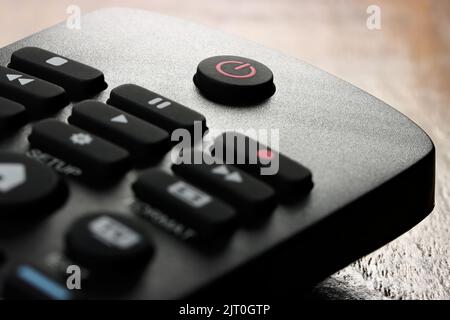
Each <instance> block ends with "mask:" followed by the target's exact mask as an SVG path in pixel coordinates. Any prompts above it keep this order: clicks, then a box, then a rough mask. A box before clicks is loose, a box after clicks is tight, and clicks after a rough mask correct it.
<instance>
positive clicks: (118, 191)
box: [0, 9, 434, 299]
mask: <svg viewBox="0 0 450 320" xmlns="http://www.w3.org/2000/svg"><path fill="white" fill-rule="evenodd" d="M24 46H37V47H41V48H43V49H47V50H50V51H54V52H57V53H59V54H61V55H63V56H66V57H70V58H72V59H74V60H78V61H80V62H82V63H85V64H87V65H91V66H93V67H95V68H97V69H99V70H101V71H102V72H104V74H105V78H106V81H107V83H108V85H109V86H108V89H107V90H106V91H104V92H102V93H101V94H100V95H99V96H97V97H96V98H97V99H98V100H100V101H106V100H107V98H108V97H109V92H110V90H111V89H113V88H115V87H117V86H119V85H121V84H125V83H135V84H137V85H141V86H143V87H145V88H148V89H150V90H152V91H154V92H157V93H159V94H161V95H163V96H166V97H168V98H170V99H172V100H174V101H178V102H180V103H182V104H183V105H185V106H188V107H190V108H192V109H194V110H196V111H198V112H200V113H202V114H203V115H205V116H206V119H207V123H208V127H210V128H219V129H223V130H225V129H238V128H241V129H246V128H249V127H251V128H255V129H264V128H265V129H271V128H275V129H279V130H280V150H281V151H282V152H283V153H285V154H286V155H287V156H289V157H291V158H293V159H295V160H297V161H299V162H300V163H302V164H303V165H305V166H306V167H308V168H309V169H311V171H312V172H313V179H314V188H313V190H312V191H311V193H310V194H309V196H308V197H306V198H304V199H300V200H299V201H298V202H296V203H295V204H292V205H289V206H281V205H280V206H278V208H277V209H276V211H275V212H274V213H273V215H272V216H271V218H270V219H268V221H267V223H265V224H263V225H261V226H258V227H257V228H252V229H248V228H247V229H245V228H242V229H240V230H239V231H238V232H237V233H236V234H235V235H234V236H233V237H232V238H231V239H230V241H229V243H228V244H227V245H226V246H224V247H223V248H221V249H220V250H217V251H216V252H215V253H205V252H204V251H201V250H198V249H197V248H195V247H193V246H190V245H187V244H185V243H183V242H182V241H181V240H179V239H177V238H175V237H174V236H172V235H170V234H168V233H166V232H165V231H164V230H161V229H160V228H159V227H157V226H155V225H153V224H152V223H150V222H148V223H145V222H144V223H143V225H144V226H145V227H146V228H147V229H148V232H150V233H151V234H152V236H153V238H154V239H155V245H156V252H155V256H154V258H153V260H152V261H151V262H150V264H149V266H148V268H147V269H145V270H144V271H143V272H142V275H141V276H140V278H139V280H138V281H137V282H136V283H135V284H134V285H133V286H131V287H130V288H128V289H127V290H120V293H118V294H117V295H116V293H115V292H114V291H111V290H110V291H109V292H108V293H107V294H106V293H99V296H106V295H112V296H113V297H122V298H160V299H164V298H179V297H187V296H192V295H193V294H196V293H199V290H200V289H205V290H207V291H202V292H203V293H204V292H209V293H215V294H224V295H226V294H227V293H228V289H227V286H229V287H233V286H234V289H236V287H239V288H242V289H251V288H253V289H258V288H257V287H258V285H259V286H261V288H263V289H268V288H269V287H272V286H277V285H278V286H280V287H281V288H283V289H285V290H286V291H288V290H289V288H290V286H292V287H297V286H298V287H300V286H302V285H306V284H309V283H311V282H314V281H317V280H320V279H321V278H322V277H324V276H326V275H328V274H331V273H332V272H334V271H336V270H338V269H339V268H341V267H343V266H345V265H346V264H348V263H350V262H351V261H353V260H354V259H356V258H358V257H359V256H361V255H363V254H366V253H368V252H370V251H371V250H373V249H375V248H377V247H379V246H381V245H382V244H384V243H386V242H387V241H389V240H392V239H393V238H395V237H396V236H398V235H400V234H401V233H402V232H404V231H406V230H408V229H409V228H411V227H412V226H413V225H414V224H416V223H417V222H419V221H420V220H421V219H422V218H423V217H425V216H426V215H427V214H428V213H429V212H431V210H432V208H433V204H434V146H433V144H432V142H431V141H430V139H429V138H428V136H427V135H426V134H425V133H424V132H423V131H422V130H421V129H420V128H419V127H417V126H416V125H415V124H414V123H413V122H411V121H410V120H409V119H407V118H406V117H405V116H404V115H402V114H400V113H399V112H397V111H395V110H394V109H392V108H391V107H389V106H387V105H386V104H384V103H383V102H381V101H380V100H378V99H376V98H374V97H372V96H371V95H369V94H367V93H365V92H363V91H361V90H360V89H358V88H356V87H354V86H352V85H350V84H348V83H346V82H344V81H342V80H339V79H337V78H335V77H333V76H331V75H329V74H327V73H325V72H323V71H321V70H318V69H316V68H314V67H312V66H310V65H308V64H305V63H303V62H301V61H298V60H296V59H293V58H289V57H286V56H285V55H283V54H280V53H277V52H275V51H273V50H269V49H267V48H264V47H261V46H259V45H255V44H253V43H250V42H248V41H245V40H241V39H239V38H236V37H233V36H229V35H226V34H223V33H221V32H218V31H215V30H211V29H208V28H205V27H202V26H198V25H196V24H193V23H190V22H186V21H181V20H178V19H174V18H170V17H165V16H161V15H157V14H152V13H149V12H144V11H136V10H128V9H108V10H102V11H97V12H94V13H91V14H88V15H86V16H84V17H83V19H82V29H81V30H70V29H67V28H66V26H65V24H61V25H59V26H56V27H53V28H51V29H48V30H45V31H43V32H40V33H37V34H35V35H33V36H31V37H29V38H27V39H24V40H21V41H19V42H17V43H14V44H12V45H10V46H7V47H5V48H3V49H1V50H0V65H3V66H5V65H7V64H8V62H9V59H10V56H11V54H12V52H14V51H15V50H17V49H19V48H21V47H24ZM227 54H229V55H239V56H244V57H249V58H251V59H254V60H257V61H260V62H262V63H264V64H265V65H267V66H269V67H270V68H271V70H272V71H273V73H274V81H275V84H276V87H277V92H276V93H275V95H274V96H273V97H272V98H270V99H269V100H267V101H265V102H263V103H261V104H259V105H255V106H252V107H248V108H238V107H234V106H225V105H219V104H215V103H213V102H210V101H208V100H206V99H205V98H203V97H202V96H201V95H200V94H199V93H198V91H197V89H196V88H195V86H194V84H193V82H192V77H193V75H194V73H195V71H196V67H197V64H198V63H199V62H200V61H202V60H203V59H205V58H207V57H209V56H214V55H227ZM70 110H71V106H68V107H66V108H65V109H64V110H63V111H62V112H61V113H60V114H59V115H58V118H60V119H66V118H67V117H68V116H69V115H70ZM30 130H31V127H30V126H26V127H24V128H23V129H21V130H20V131H19V132H18V133H17V134H16V135H13V136H11V137H7V138H4V139H2V140H1V141H0V149H1V150H13V151H17V152H21V153H23V152H25V151H26V150H27V148H28V142H27V140H26V138H25V137H26V136H27V135H28V134H29V133H30ZM159 165H160V166H161V167H163V168H166V169H167V170H169V168H170V158H169V156H167V157H166V158H165V159H164V160H163V161H162V162H161V163H160V164H159ZM136 174H137V172H136V171H132V172H130V173H129V174H128V175H127V176H126V178H124V179H123V181H121V182H120V183H119V184H117V185H115V186H113V187H111V188H110V189H108V190H103V191H101V190H100V191H95V190H93V189H90V188H86V187H85V186H84V185H83V184H79V183H77V182H74V181H72V180H68V181H69V188H70V195H69V199H68V201H67V202H66V204H65V205H64V206H63V207H62V208H61V209H60V210H59V211H57V212H55V213H54V214H52V215H50V216H48V217H46V218H43V219H42V221H40V222H39V223H35V224H33V225H30V226H27V228H26V230H23V231H22V232H20V233H18V234H14V235H13V236H11V235H8V236H7V235H5V233H6V232H5V231H4V230H3V229H10V228H9V227H8V225H7V223H5V222H2V228H1V230H0V232H1V235H2V237H1V240H0V241H1V242H0V243H1V244H0V248H1V249H2V250H3V251H5V254H6V257H7V262H8V263H10V262H13V261H23V260H25V261H30V260H31V261H42V262H44V263H47V262H48V261H49V260H50V259H49V257H50V256H52V254H54V253H55V252H56V253H58V252H61V250H62V244H63V234H64V232H65V230H66V228H67V227H68V226H69V225H70V223H71V222H72V221H74V219H75V218H76V217H79V216H82V215H84V214H87V213H92V212H96V211H98V210H105V211H112V212H122V213H123V214H125V215H133V213H132V212H131V210H130V203H131V202H132V201H133V194H132V191H131V188H130V185H131V183H132V182H133V181H135V179H136ZM391 209H392V211H391ZM136 219H139V218H137V217H136ZM8 233H11V232H8ZM250 262H251V263H250ZM4 269H5V268H3V270H4ZM232 272H233V273H232ZM250 275H252V276H250ZM282 275H283V276H282ZM225 276H226V277H225ZM0 280H1V279H0ZM220 280H225V281H220ZM286 280H289V283H287V282H286ZM245 281H248V283H247V284H246V283H245ZM225 283H226V285H225ZM110 287H111V284H110V285H108V288H110ZM222 288H223V289H222ZM218 291H220V292H218ZM243 291H244V290H243ZM264 291H265V292H266V293H269V291H267V290H264ZM236 293H237V292H236V290H233V292H230V294H233V295H235V294H236ZM260 293H261V291H260ZM271 293H280V292H274V291H271ZM262 294H264V292H262ZM93 296H96V294H93Z"/></svg>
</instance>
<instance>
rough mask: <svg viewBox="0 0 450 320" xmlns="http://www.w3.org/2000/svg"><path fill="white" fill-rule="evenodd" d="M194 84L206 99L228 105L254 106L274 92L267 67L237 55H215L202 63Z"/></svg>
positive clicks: (271, 76) (270, 73)
mask: <svg viewBox="0 0 450 320" xmlns="http://www.w3.org/2000/svg"><path fill="white" fill-rule="evenodd" d="M194 83H195V85H196V86H197V88H198V89H199V91H200V93H201V94H202V95H204V96H205V97H206V98H208V99H210V100H212V101H215V102H219V103H225V104H234V105H245V104H254V103H257V102H260V101H262V100H265V99H268V98H270V97H271V96H272V95H273V94H274V93H275V85H274V83H273V74H272V71H270V69H269V68H268V67H267V66H265V65H264V64H262V63H260V62H258V61H255V60H252V59H248V58H243V57H237V56H215V57H210V58H207V59H205V60H203V61H202V62H200V63H199V65H198V67H197V73H196V74H195V76H194Z"/></svg>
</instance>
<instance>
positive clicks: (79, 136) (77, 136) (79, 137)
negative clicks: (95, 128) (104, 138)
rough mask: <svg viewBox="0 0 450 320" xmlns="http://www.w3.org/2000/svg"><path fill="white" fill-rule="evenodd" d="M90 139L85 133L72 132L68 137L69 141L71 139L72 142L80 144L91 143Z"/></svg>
mask: <svg viewBox="0 0 450 320" xmlns="http://www.w3.org/2000/svg"><path fill="white" fill-rule="evenodd" d="M92 140H93V139H92V137H91V136H90V135H89V134H86V133H74V134H72V136H71V137H70V141H72V143H73V144H78V145H81V146H84V145H87V144H91V143H92Z"/></svg>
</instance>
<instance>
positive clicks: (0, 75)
mask: <svg viewBox="0 0 450 320" xmlns="http://www.w3.org/2000/svg"><path fill="white" fill-rule="evenodd" d="M0 96H2V97H4V98H7V99H10V100H13V101H16V102H18V103H20V104H23V105H24V107H25V108H26V109H27V113H28V115H29V116H31V117H33V118H42V117H45V116H48V115H50V114H52V113H54V112H56V111H58V110H60V109H62V108H64V107H65V106H66V105H68V104H69V99H68V97H67V94H66V92H65V91H64V89H63V88H61V87H58V86H57V85H54V84H52V83H50V82H47V81H44V80H40V79H37V78H34V77H32V76H29V75H27V74H25V73H22V72H19V71H16V70H13V69H9V68H5V67H2V66H0Z"/></svg>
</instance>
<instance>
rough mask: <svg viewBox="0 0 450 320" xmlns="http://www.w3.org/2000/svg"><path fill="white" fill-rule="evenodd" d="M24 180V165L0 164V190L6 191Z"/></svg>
mask: <svg viewBox="0 0 450 320" xmlns="http://www.w3.org/2000/svg"><path fill="white" fill-rule="evenodd" d="M25 181H26V171H25V166H24V165H23V164H21V163H4V164H0V192H2V193H6V192H9V191H10V190H12V189H14V188H16V187H18V186H20V185H21V184H23V183H24V182H25Z"/></svg>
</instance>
